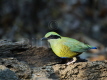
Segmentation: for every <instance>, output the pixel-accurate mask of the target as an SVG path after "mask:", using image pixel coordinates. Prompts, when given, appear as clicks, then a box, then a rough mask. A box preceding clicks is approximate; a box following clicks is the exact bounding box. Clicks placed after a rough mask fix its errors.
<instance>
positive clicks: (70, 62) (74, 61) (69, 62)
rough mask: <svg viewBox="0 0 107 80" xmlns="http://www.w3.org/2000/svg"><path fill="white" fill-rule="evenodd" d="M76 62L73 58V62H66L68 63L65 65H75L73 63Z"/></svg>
mask: <svg viewBox="0 0 107 80" xmlns="http://www.w3.org/2000/svg"><path fill="white" fill-rule="evenodd" d="M76 60H77V58H76V57H73V61H70V62H68V63H67V65H70V64H73V63H75V62H76Z"/></svg>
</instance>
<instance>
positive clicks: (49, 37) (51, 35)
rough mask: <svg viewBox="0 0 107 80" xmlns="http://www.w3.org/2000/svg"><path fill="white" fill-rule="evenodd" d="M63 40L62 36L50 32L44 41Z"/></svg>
mask: <svg viewBox="0 0 107 80" xmlns="http://www.w3.org/2000/svg"><path fill="white" fill-rule="evenodd" d="M53 39H61V36H60V35H59V34H58V33H56V32H48V33H47V34H46V35H45V37H44V38H42V40H53Z"/></svg>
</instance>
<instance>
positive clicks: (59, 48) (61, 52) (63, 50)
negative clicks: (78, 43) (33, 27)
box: [51, 44, 78, 58]
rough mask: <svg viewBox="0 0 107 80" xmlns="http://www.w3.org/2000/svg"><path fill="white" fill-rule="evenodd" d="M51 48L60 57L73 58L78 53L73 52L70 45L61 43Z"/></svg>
mask: <svg viewBox="0 0 107 80" xmlns="http://www.w3.org/2000/svg"><path fill="white" fill-rule="evenodd" d="M51 48H52V50H53V51H54V53H55V54H56V55H57V56H59V57H67V58H72V57H74V56H76V55H77V54H78V53H76V52H72V51H71V50H70V48H69V47H67V46H64V45H61V44H57V45H52V46H51Z"/></svg>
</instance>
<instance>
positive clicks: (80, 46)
mask: <svg viewBox="0 0 107 80" xmlns="http://www.w3.org/2000/svg"><path fill="white" fill-rule="evenodd" d="M63 45H65V46H67V47H69V48H70V50H71V51H73V52H84V51H87V50H88V49H90V47H91V46H90V45H87V44H84V43H82V42H80V41H78V40H76V39H72V38H67V37H63Z"/></svg>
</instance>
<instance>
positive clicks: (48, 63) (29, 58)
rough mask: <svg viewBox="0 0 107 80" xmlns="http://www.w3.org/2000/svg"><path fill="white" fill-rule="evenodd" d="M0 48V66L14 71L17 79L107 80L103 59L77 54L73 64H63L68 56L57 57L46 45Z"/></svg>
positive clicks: (106, 65)
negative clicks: (82, 56)
mask: <svg viewBox="0 0 107 80" xmlns="http://www.w3.org/2000/svg"><path fill="white" fill-rule="evenodd" d="M13 44H14V43H13ZM0 51H1V52H0V55H1V56H0V65H3V66H5V67H6V68H8V69H10V70H12V71H13V72H15V73H16V75H17V76H18V78H19V80H107V61H106V60H105V61H94V62H89V61H87V60H84V59H80V58H79V57H77V62H76V63H74V64H71V65H66V63H67V62H68V61H70V60H72V59H61V58H59V57H57V56H56V55H55V54H54V53H53V51H52V50H51V49H50V48H45V47H29V48H25V47H22V48H21V46H20V45H19V44H18V45H16V44H14V45H9V46H7V44H6V45H1V48H0ZM4 54H6V55H4ZM4 74H5V73H4Z"/></svg>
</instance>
